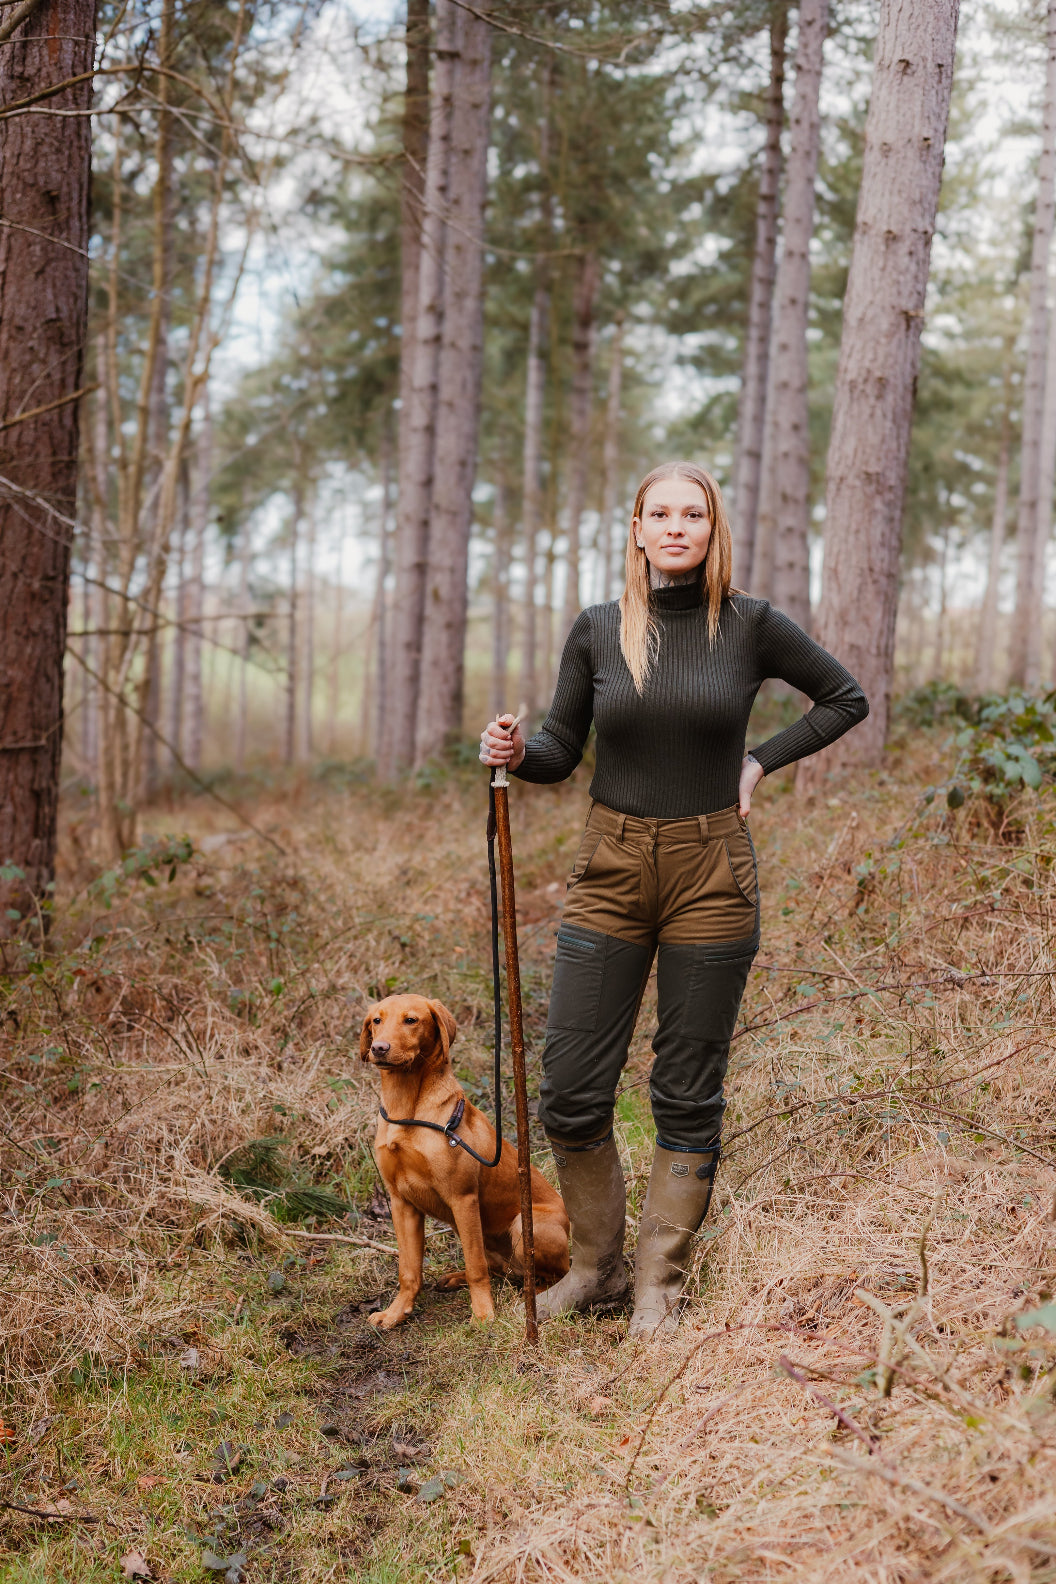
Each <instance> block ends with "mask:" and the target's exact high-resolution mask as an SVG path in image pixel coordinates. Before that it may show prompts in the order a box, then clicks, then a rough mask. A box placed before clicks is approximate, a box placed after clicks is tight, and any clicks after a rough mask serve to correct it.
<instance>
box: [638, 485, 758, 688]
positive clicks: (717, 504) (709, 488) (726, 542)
mask: <svg viewBox="0 0 1056 1584" xmlns="http://www.w3.org/2000/svg"><path fill="white" fill-rule="evenodd" d="M662 479H689V480H690V481H691V482H692V483H694V484H699V485H700V487H701V489H702V490H703V491H704V496H705V499H706V500H707V503H708V514H709V516H710V517H711V538H710V539H709V541H708V551H707V555H706V556H705V557H704V565H703V567H702V568H701V572H700V577H701V582H702V583H703V584H704V587H705V589H706V590H707V601H708V638H709V640H710V642H711V643H714V642H715V634H716V633H717V632H718V630H719V612H720V611H721V610H722V602H723V600H724V599H725V598H726V597H727V595H728V594H729V593H730V574H731V572H732V569H733V540H732V537H731V535H730V519H729V518H728V517H727V515H726V507H725V505H724V504H723V499H722V491H721V490H720V489H719V486H718V484H717V483H716V482H715V480H714V479H713V478H712V476H711V474H710V473H709V472H708V471H707V470H706V469H705V468H702V467H698V466H697V464H696V463H695V462H661V464H660V466H659V467H655V468H653V470H652V472H650V473H647V474H646V475H645V477H644V479H643V480H642V482H641V483H640V484H639V486H638V493H637V495H636V496H635V497H634V513H633V517H635V518H638V519H640V518H641V515H642V505H643V503H644V501H645V497H646V494H647V492H648V491H649V490H650V489H651V488H652V486H653V485H654V484H658V483H659V482H660V481H661V480H662ZM620 648H621V649H622V651H623V658H624V659H625V660H626V662H627V669H628V670H629V671H630V673H631V676H632V677H633V678H634V685H635V687H636V688H637V690H638V692H639V694H641V693H642V692H643V691H644V689H645V684H646V682H647V681H648V678H649V673H650V671H651V670H652V668H653V665H654V663H655V661H656V657H657V655H658V654H659V653H660V629H659V627H658V626H657V624H656V617H655V616H654V615H653V611H652V608H651V606H650V603H649V562H648V559H647V557H646V554H645V551H644V550H640V549H639V548H638V541H637V540H636V538H635V536H634V523H633V520H632V523H631V527H630V531H629V533H628V535H627V581H626V584H625V586H624V590H623V593H622V594H621V596H620Z"/></svg>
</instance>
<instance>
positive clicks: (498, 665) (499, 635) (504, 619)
mask: <svg viewBox="0 0 1056 1584" xmlns="http://www.w3.org/2000/svg"><path fill="white" fill-rule="evenodd" d="M492 530H493V534H494V549H493V552H492V561H491V567H492V573H491V712H492V715H493V716H497V715H501V714H502V712H503V710H505V709H508V708H509V707H510V706H509V703H508V701H507V699H506V689H507V686H508V680H507V679H508V677H509V669H510V667H509V656H510V639H511V637H512V634H511V632H510V549H511V534H510V520H509V514H508V512H507V510H506V471H505V463H504V462H503V463H500V466H499V476H498V479H497V480H496V484H495V506H494V509H493V512H492Z"/></svg>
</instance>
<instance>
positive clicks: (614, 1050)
mask: <svg viewBox="0 0 1056 1584" xmlns="http://www.w3.org/2000/svg"><path fill="white" fill-rule="evenodd" d="M652 955H653V954H652V951H651V950H650V949H649V948H648V947H647V946H640V945H637V944H636V943H634V942H631V941H625V940H618V939H617V938H616V937H615V936H614V935H602V934H601V933H599V932H598V931H597V930H588V929H583V928H581V927H579V926H571V925H564V924H563V925H562V926H561V928H560V930H559V931H558V936H557V955H556V958H555V961H554V983H553V990H552V991H551V995H550V1013H549V1017H548V1019H547V1026H546V1048H545V1050H544V1052H543V1079H542V1082H541V1083H540V1085H539V1119H540V1121H541V1122H542V1124H543V1126H544V1127H545V1128H546V1131H547V1132H548V1133H550V1134H552V1135H555V1136H556V1137H558V1138H560V1139H568V1140H576V1139H591V1138H595V1137H597V1135H598V1134H599V1133H600V1132H603V1131H604V1130H605V1128H607V1127H608V1126H609V1124H610V1122H611V1119H612V1108H613V1099H614V1096H615V1093H616V1085H617V1083H618V1082H619V1078H620V1073H621V1072H622V1071H623V1066H624V1063H625V1062H626V1060H627V1047H628V1045H629V1043H630V1038H631V1034H632V1032H633V1030H634V1020H635V1018H636V1016H637V1014H638V1007H639V1005H640V1003H641V998H642V992H643V990H644V988H645V982H646V979H647V977H648V974H649V968H650V965H651V963H652Z"/></svg>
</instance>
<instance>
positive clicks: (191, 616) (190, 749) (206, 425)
mask: <svg viewBox="0 0 1056 1584" xmlns="http://www.w3.org/2000/svg"><path fill="white" fill-rule="evenodd" d="M212 471H213V425H212V418H211V417H210V413H209V407H208V404H206V406H205V409H204V412H203V414H202V424H201V428H200V429H199V431H198V440H197V444H196V445H195V450H194V494H193V496H192V499H191V512H190V517H191V575H190V579H189V582H188V587H187V660H186V666H187V679H186V684H185V694H186V708H185V715H184V721H185V725H186V732H187V736H186V742H187V747H186V752H185V753H184V758H185V759H186V761H187V763H188V764H189V765H190V767H191V769H192V770H200V769H201V767H202V739H203V736H204V730H205V697H204V691H203V684H202V660H203V656H202V648H203V641H204V631H203V617H204V615H205V539H206V533H207V530H208V527H209V486H210V480H211V477H212Z"/></svg>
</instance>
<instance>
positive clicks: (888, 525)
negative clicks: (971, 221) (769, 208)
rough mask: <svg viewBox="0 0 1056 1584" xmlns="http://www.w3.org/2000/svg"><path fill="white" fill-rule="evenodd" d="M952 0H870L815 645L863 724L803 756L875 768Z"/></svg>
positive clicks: (948, 74) (890, 664)
mask: <svg viewBox="0 0 1056 1584" xmlns="http://www.w3.org/2000/svg"><path fill="white" fill-rule="evenodd" d="M958 9H959V0H929V4H928V5H926V6H922V5H921V4H920V3H919V0H882V3H881V7H880V29H879V35H878V37H877V43H876V57H875V58H876V65H875V69H874V76H873V90H872V97H871V98H870V101H869V113H868V118H867V120H866V127H865V159H864V164H863V169H862V185H861V189H860V192H859V197H858V214H857V219H856V222H855V236H854V250H853V254H852V257H851V267H850V273H849V276H848V281H847V291H846V295H845V298H844V308H843V338H842V342H841V346H840V361H839V367H838V370H837V375H836V392H835V402H834V408H833V419H832V440H831V442H830V446H829V462H828V494H827V517H826V526H825V565H824V581H823V585H822V597H821V606H820V610H819V615H818V636H819V638H820V641H821V642H822V643H823V644H824V645H825V647H826V648H827V649H829V650H831V651H832V652H833V653H834V654H835V655H837V656H838V658H839V659H840V660H842V661H843V663H844V664H845V665H846V666H847V667H848V668H849V669H850V670H851V671H852V672H853V674H854V675H855V676H856V677H857V678H858V680H859V681H860V682H861V684H862V687H863V688H864V689H865V693H866V696H867V698H868V699H869V705H870V712H871V713H870V715H869V718H868V720H867V721H865V722H864V723H863V724H862V725H860V726H858V727H857V728H856V729H855V730H854V731H853V732H851V733H849V734H848V736H846V737H843V738H841V739H840V741H839V742H838V743H836V744H834V746H833V747H832V748H831V749H829V750H828V752H827V753H826V754H825V755H824V756H816V757H815V758H814V759H812V760H811V761H810V762H809V764H807V765H806V766H805V767H804V768H803V769H802V771H801V776H800V778H799V781H798V783H797V784H798V785H800V786H802V787H803V788H805V789H810V788H812V787H814V786H817V785H818V784H819V780H820V775H821V770H822V766H821V764H820V763H819V760H821V759H824V760H826V761H827V764H826V766H825V768H829V767H834V766H840V765H849V764H873V765H875V764H878V763H879V762H880V759H881V756H882V754H883V750H884V739H885V737H886V735H887V724H888V715H889V712H890V704H891V686H892V678H893V672H894V638H895V618H896V615H897V609H898V585H899V558H900V553H901V547H902V512H903V503H904V499H905V488H906V462H907V457H908V454H909V436H910V428H911V425H912V421H913V402H914V395H915V389H916V378H917V368H918V366H919V361H920V332H921V327H922V325H923V320H924V295H925V290H926V287H927V283H928V266H929V262H930V259H931V241H932V236H933V235H934V230H935V215H936V211H937V209H938V202H939V189H940V186H941V184H942V162H943V147H944V144H945V141H946V125H947V120H948V117H949V109H950V87H951V82H952V78H953V58H954V44H955V40H956V35H957V15H958Z"/></svg>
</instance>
